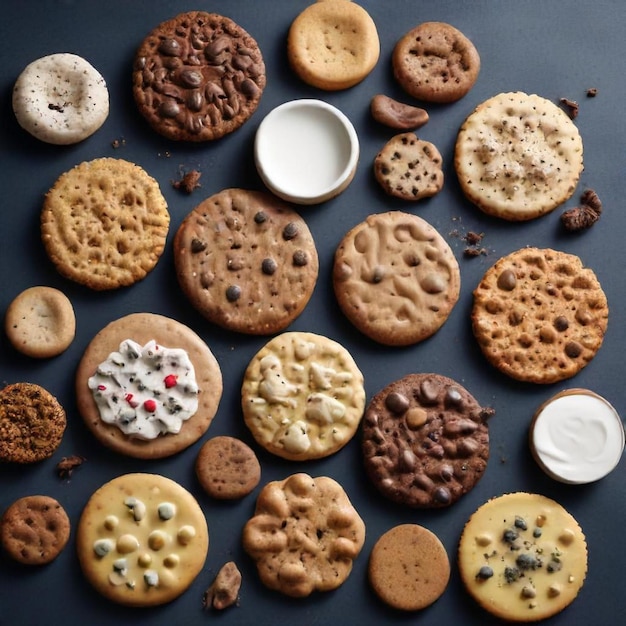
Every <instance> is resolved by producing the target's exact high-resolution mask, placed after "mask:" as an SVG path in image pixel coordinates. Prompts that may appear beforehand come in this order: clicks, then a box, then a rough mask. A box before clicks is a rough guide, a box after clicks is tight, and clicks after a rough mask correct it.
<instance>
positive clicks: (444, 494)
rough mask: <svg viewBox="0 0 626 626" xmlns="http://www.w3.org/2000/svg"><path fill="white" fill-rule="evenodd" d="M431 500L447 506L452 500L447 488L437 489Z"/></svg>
mask: <svg viewBox="0 0 626 626" xmlns="http://www.w3.org/2000/svg"><path fill="white" fill-rule="evenodd" d="M433 499H434V500H435V501H436V502H439V503H440V504H448V503H449V502H450V500H451V499H452V496H451V494H450V490H449V489H448V488H447V487H437V489H435V493H434V494H433Z"/></svg>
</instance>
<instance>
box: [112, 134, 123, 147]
mask: <svg viewBox="0 0 626 626" xmlns="http://www.w3.org/2000/svg"><path fill="white" fill-rule="evenodd" d="M125 145H126V139H124V137H122V138H121V139H114V140H113V141H112V142H111V146H112V147H113V148H114V149H117V148H123V147H124V146H125Z"/></svg>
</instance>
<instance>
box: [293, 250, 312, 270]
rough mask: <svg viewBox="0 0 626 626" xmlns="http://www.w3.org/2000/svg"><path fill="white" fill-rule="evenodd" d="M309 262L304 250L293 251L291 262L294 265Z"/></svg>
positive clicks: (299, 265) (300, 265) (301, 265)
mask: <svg viewBox="0 0 626 626" xmlns="http://www.w3.org/2000/svg"><path fill="white" fill-rule="evenodd" d="M308 262H309V255H308V254H307V253H306V252H305V251H304V250H296V251H295V252H294V253H293V264H294V265H295V266H296V267H304V266H305V265H307V263H308Z"/></svg>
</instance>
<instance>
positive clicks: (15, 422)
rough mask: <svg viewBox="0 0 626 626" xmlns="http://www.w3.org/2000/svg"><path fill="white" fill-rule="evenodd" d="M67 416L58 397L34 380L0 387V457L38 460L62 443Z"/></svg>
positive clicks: (49, 455) (49, 454)
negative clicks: (0, 388) (36, 383)
mask: <svg viewBox="0 0 626 626" xmlns="http://www.w3.org/2000/svg"><path fill="white" fill-rule="evenodd" d="M66 426H67V418H66V415H65V410H64V409H63V407H62V406H61V405H60V404H59V401H58V400H57V399H56V398H55V397H54V396H53V395H52V394H51V393H50V392H49V391H47V390H46V389H44V388H43V387H40V386H39V385H35V384H34V383H14V384H12V385H7V386H6V387H5V388H4V389H2V390H0V461H5V462H9V463H36V462H38V461H43V460H44V459H48V458H50V457H51V456H52V455H53V454H54V452H55V451H56V449H57V448H58V447H59V445H60V444H61V439H62V438H63V434H64V433H65V427H66Z"/></svg>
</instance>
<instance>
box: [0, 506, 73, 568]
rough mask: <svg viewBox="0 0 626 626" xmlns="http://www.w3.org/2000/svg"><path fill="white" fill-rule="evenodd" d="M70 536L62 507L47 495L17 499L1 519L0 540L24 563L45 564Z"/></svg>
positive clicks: (11, 553) (67, 520)
mask: <svg viewBox="0 0 626 626" xmlns="http://www.w3.org/2000/svg"><path fill="white" fill-rule="evenodd" d="M69 538H70V520H69V517H68V516H67V513H66V512H65V509H64V508H63V507H62V506H61V505H60V504H59V503H58V502H57V501H56V500H55V499H54V498H51V497H50V496H42V495H35V496H25V497H23V498H20V499H19V500H16V501H15V502H14V503H13V504H11V506H9V508H8V509H7V510H6V511H5V512H4V515H3V516H2V519H0V543H1V544H2V547H3V548H4V550H5V552H6V553H7V554H8V555H9V556H10V557H11V558H12V559H14V560H16V561H18V562H19V563H23V564H24V565H45V564H46V563H50V562H51V561H54V559H56V558H57V556H59V554H60V553H61V552H62V550H63V548H65V545H66V544H67V542H68V539H69Z"/></svg>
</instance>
